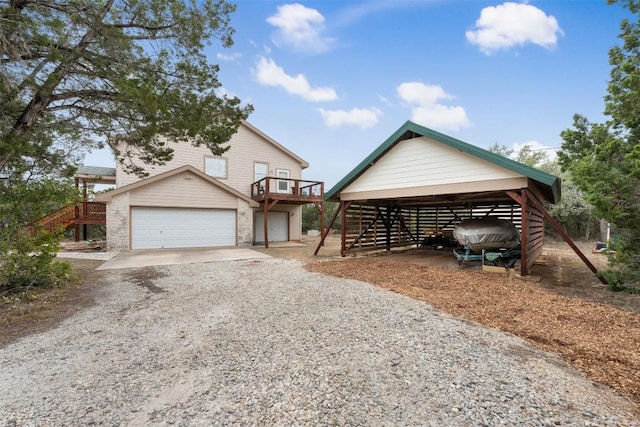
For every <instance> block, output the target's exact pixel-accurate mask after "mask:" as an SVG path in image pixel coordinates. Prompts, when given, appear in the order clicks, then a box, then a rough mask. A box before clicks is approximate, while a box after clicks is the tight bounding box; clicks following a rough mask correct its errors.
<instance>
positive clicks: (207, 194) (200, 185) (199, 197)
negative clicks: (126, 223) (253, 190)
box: [129, 171, 246, 209]
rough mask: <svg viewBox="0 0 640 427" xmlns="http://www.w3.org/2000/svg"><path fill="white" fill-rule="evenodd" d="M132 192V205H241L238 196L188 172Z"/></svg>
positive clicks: (224, 206) (179, 206)
mask: <svg viewBox="0 0 640 427" xmlns="http://www.w3.org/2000/svg"><path fill="white" fill-rule="evenodd" d="M130 193H131V195H130V199H129V203H130V204H131V205H132V206H157V207H175V208H218V209H237V205H238V198H237V197H236V196H234V195H233V194H230V193H229V192H227V191H225V190H223V189H221V188H216V186H215V185H213V184H211V183H210V182H207V181H206V180H204V179H202V178H201V177H199V176H197V175H194V174H193V173H191V172H188V171H187V172H184V173H180V174H177V175H174V176H171V177H168V178H166V179H163V180H161V181H158V182H154V183H153V184H150V185H145V186H144V187H140V188H137V189H135V190H132V191H131V192H130ZM245 203H246V202H245Z"/></svg>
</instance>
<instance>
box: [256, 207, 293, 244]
mask: <svg viewBox="0 0 640 427" xmlns="http://www.w3.org/2000/svg"><path fill="white" fill-rule="evenodd" d="M267 220H268V221H267V222H268V227H267V229H268V233H269V241H270V242H287V241H288V240H289V213H288V212H269V213H268V216H267ZM254 229H255V235H256V242H264V213H263V212H256V213H255V227H254Z"/></svg>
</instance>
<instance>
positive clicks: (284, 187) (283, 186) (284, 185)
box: [277, 169, 289, 193]
mask: <svg viewBox="0 0 640 427" xmlns="http://www.w3.org/2000/svg"><path fill="white" fill-rule="evenodd" d="M277 173H278V178H285V179H279V180H278V193H288V192H289V180H288V179H286V178H289V171H288V170H285V169H278V170H277Z"/></svg>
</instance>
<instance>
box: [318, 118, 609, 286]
mask: <svg viewBox="0 0 640 427" xmlns="http://www.w3.org/2000/svg"><path fill="white" fill-rule="evenodd" d="M560 189H561V185H560V179H559V178H558V177H556V176H553V175H550V174H548V173H545V172H542V171H540V170H538V169H535V168H531V167H529V166H526V165H524V164H521V163H518V162H516V161H513V160H511V159H508V158H506V157H504V156H501V155H499V154H496V153H492V152H490V151H487V150H484V149H482V148H479V147H476V146H474V145H471V144H468V143H466V142H463V141H460V140H458V139H455V138H452V137H450V136H447V135H444V134H442V133H439V132H436V131H433V130H431V129H428V128H426V127H423V126H420V125H417V124H415V123H413V122H411V121H407V122H406V123H405V124H404V125H403V126H402V127H401V128H400V129H398V130H397V131H396V132H395V133H394V134H393V135H391V136H390V137H389V138H388V139H387V140H386V141H384V142H383V143H382V144H381V145H380V146H379V147H378V148H377V149H376V150H374V151H373V152H372V153H371V154H370V155H369V156H367V157H366V158H365V159H364V160H363V161H362V162H360V164H358V165H357V166H356V167H355V168H354V169H353V170H352V171H351V172H350V173H349V174H347V175H346V176H345V177H344V178H342V179H341V180H340V181H339V182H338V183H337V184H336V185H335V186H334V187H333V188H332V189H331V190H330V191H329V192H327V193H326V194H325V200H327V201H336V202H339V203H340V209H338V210H336V213H335V215H334V217H333V218H332V219H331V221H330V224H329V227H328V228H327V229H326V230H324V231H323V234H322V238H321V241H320V244H319V245H318V248H317V249H316V253H317V252H318V250H319V249H320V247H321V246H322V245H323V242H324V239H325V238H326V236H327V234H328V232H329V231H330V230H331V227H332V226H333V223H334V222H335V220H336V219H337V217H338V215H340V216H341V219H342V222H341V245H342V246H341V253H342V256H346V254H347V253H349V252H351V251H367V250H380V249H384V250H387V251H390V250H391V249H392V248H394V247H406V246H409V245H416V244H419V243H420V242H421V241H422V240H423V239H424V238H425V237H427V236H429V235H433V234H447V233H450V232H451V231H452V230H453V228H454V227H455V226H456V224H458V223H459V222H460V221H462V220H464V219H470V218H481V217H486V216H493V217H498V218H501V219H507V220H509V221H511V222H513V223H514V225H515V226H516V227H517V228H518V229H519V231H520V235H521V253H522V255H521V263H520V273H521V275H527V274H528V273H529V272H530V270H531V266H532V265H533V263H534V262H535V261H536V259H537V258H538V257H539V256H540V254H541V253H542V247H543V243H544V221H545V220H547V221H549V223H550V224H551V225H552V226H553V227H554V228H555V229H556V230H557V231H558V233H559V234H560V235H561V236H562V237H563V239H564V240H565V241H566V242H567V243H568V244H569V245H570V246H571V247H572V248H573V250H574V251H575V252H576V253H577V254H578V256H580V258H581V259H582V260H583V261H584V262H585V264H586V265H587V266H588V267H589V268H590V269H591V270H592V271H593V272H594V273H597V270H596V268H595V267H594V266H593V264H591V262H590V261H589V260H588V259H587V258H586V257H585V256H584V254H583V253H582V252H581V251H580V250H579V249H578V247H577V246H576V245H575V244H574V243H573V242H572V241H571V239H570V238H569V236H567V234H566V233H565V232H564V230H563V229H562V227H560V225H559V224H557V222H556V221H555V220H554V219H553V218H552V217H551V216H550V215H549V214H548V213H547V211H546V210H545V208H544V204H545V203H551V204H553V203H557V202H559V201H560V198H561V191H560ZM601 280H602V279H601Z"/></svg>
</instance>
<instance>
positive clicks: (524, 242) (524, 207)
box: [520, 188, 529, 276]
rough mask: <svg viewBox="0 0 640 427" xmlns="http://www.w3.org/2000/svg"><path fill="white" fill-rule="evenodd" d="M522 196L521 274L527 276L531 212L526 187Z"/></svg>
mask: <svg viewBox="0 0 640 427" xmlns="http://www.w3.org/2000/svg"><path fill="white" fill-rule="evenodd" d="M520 193H521V198H520V214H521V222H520V275H521V276H526V275H527V274H528V271H527V261H528V259H527V258H528V257H527V251H528V248H527V246H528V245H529V239H528V236H529V230H528V227H527V225H528V222H529V214H528V209H527V204H528V203H529V200H528V191H527V189H526V188H523V189H522V191H521V192H520Z"/></svg>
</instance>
